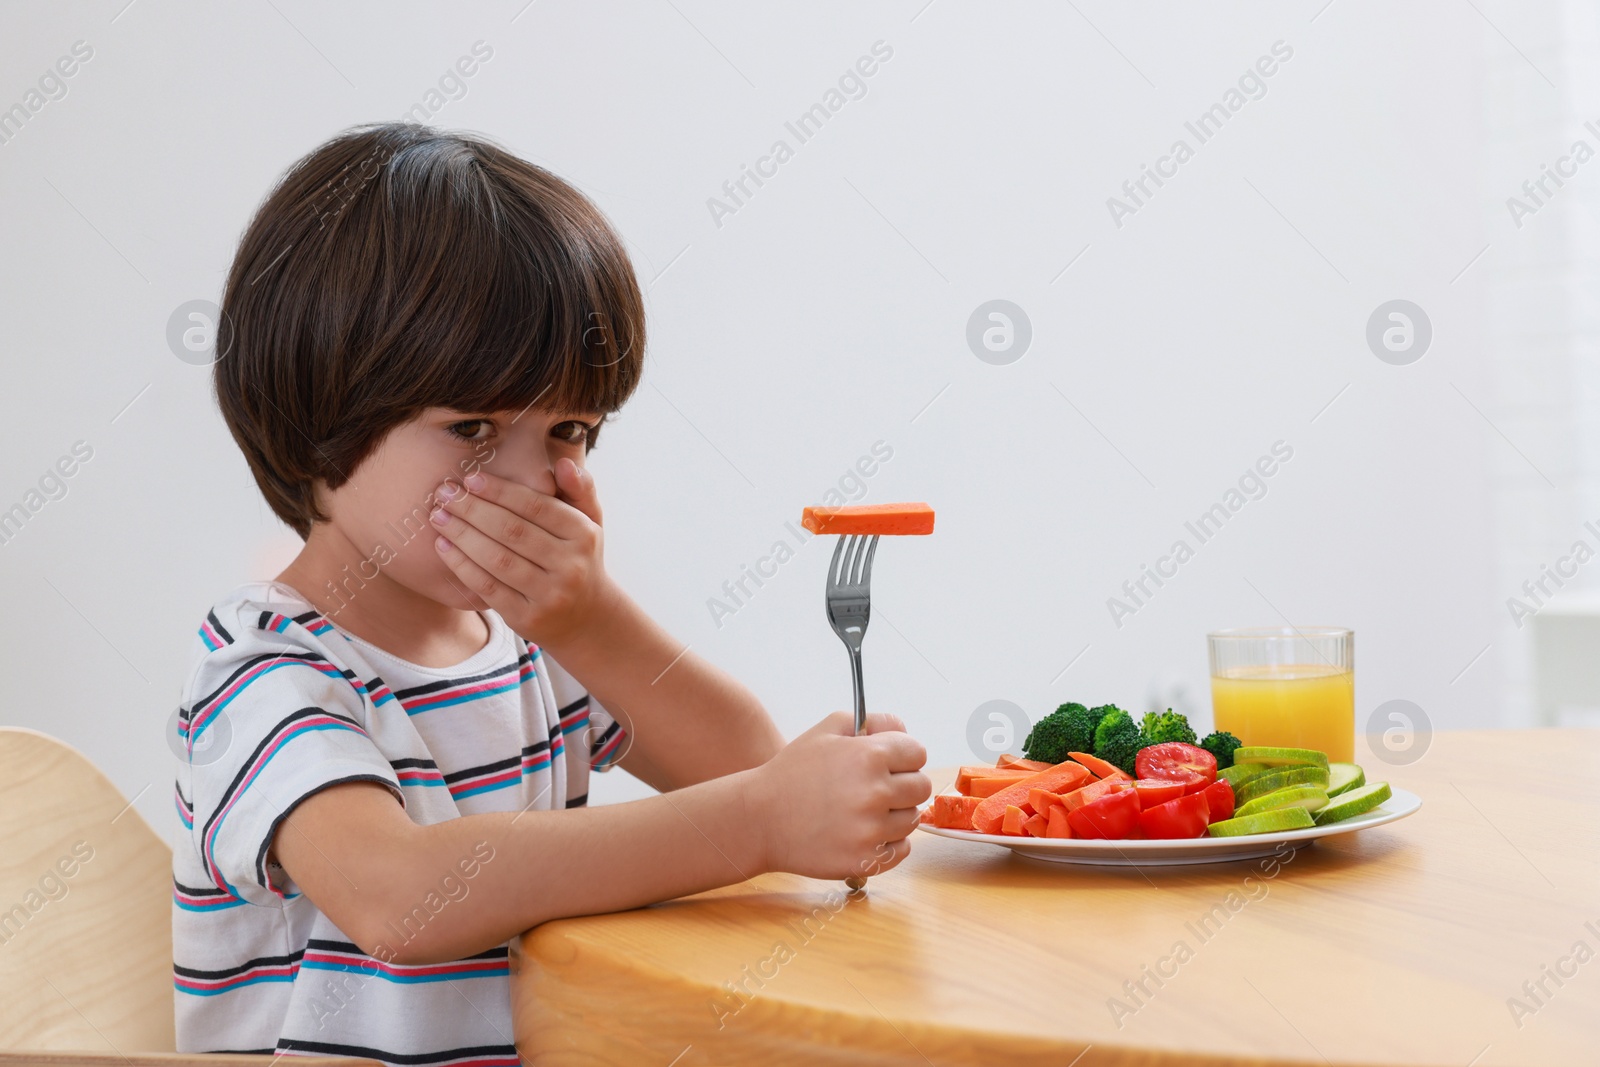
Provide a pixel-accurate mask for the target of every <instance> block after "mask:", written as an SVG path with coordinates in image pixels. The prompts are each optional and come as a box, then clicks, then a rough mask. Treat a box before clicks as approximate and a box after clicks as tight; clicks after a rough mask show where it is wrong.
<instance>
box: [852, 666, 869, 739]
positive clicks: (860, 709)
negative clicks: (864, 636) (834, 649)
mask: <svg viewBox="0 0 1600 1067" xmlns="http://www.w3.org/2000/svg"><path fill="white" fill-rule="evenodd" d="M849 652H850V678H851V681H852V682H853V683H854V684H855V694H856V720H855V732H856V734H857V735H858V736H859V735H860V734H861V733H862V732H863V731H865V730H866V728H867V693H866V690H865V689H864V688H863V687H862V685H861V650H860V649H857V648H852V649H850V650H849Z"/></svg>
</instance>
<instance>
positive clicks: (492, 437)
mask: <svg viewBox="0 0 1600 1067" xmlns="http://www.w3.org/2000/svg"><path fill="white" fill-rule="evenodd" d="M601 418H602V413H600V412H593V411H589V412H572V411H563V412H552V411H541V410H539V409H537V408H532V407H530V408H527V409H524V410H523V411H521V412H520V413H519V412H517V411H499V412H493V413H484V412H461V411H453V410H451V409H449V408H429V409H427V410H426V411H424V412H423V413H422V414H420V415H418V416H417V417H416V418H414V419H412V420H411V421H409V422H405V423H401V424H400V425H398V426H395V427H394V428H393V429H392V430H390V431H389V432H388V434H386V435H385V436H384V438H383V440H382V441H381V442H379V444H378V447H377V448H375V449H374V450H373V451H372V453H371V454H370V455H368V456H367V458H366V459H364V460H363V461H362V462H361V465H360V466H359V467H357V468H356V469H355V470H354V471H352V472H351V473H350V478H349V480H348V481H346V482H345V483H344V484H343V485H342V486H340V487H339V488H338V489H335V490H331V491H330V490H328V489H327V488H325V487H324V488H323V489H322V491H321V492H322V503H323V510H324V512H325V513H326V514H327V515H328V518H329V522H330V524H331V525H332V526H334V527H335V528H336V529H337V530H338V531H339V532H340V533H341V534H342V535H343V537H344V538H345V539H347V540H348V541H349V542H350V543H351V544H352V545H353V546H355V548H356V549H357V550H358V551H360V553H361V555H362V557H363V559H362V562H361V564H360V565H359V566H352V567H351V568H350V570H351V572H352V573H357V574H359V575H360V577H361V578H362V579H363V580H365V581H371V580H373V579H374V578H376V577H377V576H378V574H379V573H380V572H381V573H382V574H383V575H384V576H386V577H387V578H389V579H390V580H392V581H395V582H398V583H399V584H401V585H403V586H405V587H406V588H407V589H410V590H411V591H413V592H415V593H419V594H421V595H422V596H426V597H428V598H429V599H431V600H435V601H437V602H439V603H441V604H447V605H449V606H450V607H455V608H469V609H478V610H483V609H485V608H487V607H488V605H487V604H486V603H484V601H483V600H482V599H481V598H480V597H478V596H477V595H476V594H473V593H469V592H468V591H467V590H466V589H465V588H464V587H463V586H462V585H461V583H460V581H459V580H457V579H456V577H455V576H454V575H453V574H452V573H451V572H450V568H449V567H447V566H446V565H445V562H444V560H443V559H442V558H441V557H440V555H439V553H438V551H437V550H436V549H435V548H434V539H435V538H436V536H437V531H435V530H434V528H433V525H432V524H431V523H430V522H429V521H428V513H429V512H430V511H431V510H432V509H433V506H434V504H435V503H436V502H437V501H438V497H437V495H436V494H437V492H438V489H439V486H440V485H441V484H442V483H443V482H445V481H446V480H450V481H453V482H455V483H456V484H458V485H459V484H460V482H461V479H462V478H463V477H465V476H466V475H468V474H471V473H472V472H473V471H476V470H484V471H487V472H488V473H490V474H494V475H498V476H499V477H501V478H505V479H507V480H509V481H514V482H520V483H522V484H523V485H526V486H528V487H529V488H531V489H535V490H537V491H539V492H541V493H548V494H550V495H552V496H554V495H556V494H557V488H556V480H555V472H554V470H553V468H554V466H555V462H556V460H558V459H560V458H561V457H562V456H567V457H568V458H570V459H571V460H572V461H573V462H574V463H577V464H578V465H579V466H583V463H584V459H585V457H586V453H587V442H588V440H589V438H590V436H591V434H592V432H593V431H594V429H595V428H596V427H598V426H599V424H600V420H601Z"/></svg>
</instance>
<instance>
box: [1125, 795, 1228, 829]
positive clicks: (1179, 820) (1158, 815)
mask: <svg viewBox="0 0 1600 1067" xmlns="http://www.w3.org/2000/svg"><path fill="white" fill-rule="evenodd" d="M1209 811H1210V809H1209V806H1208V805H1207V803H1206V795H1205V794H1204V793H1186V794H1185V795H1183V796H1181V797H1179V798H1178V799H1177V800H1169V801H1167V802H1166V803H1165V804H1157V805H1156V806H1155V807H1153V808H1151V809H1149V810H1148V811H1141V812H1140V813H1139V829H1141V830H1143V831H1144V834H1145V836H1146V837H1203V836H1205V832H1206V827H1207V826H1208V825H1210V823H1209V821H1208V818H1209Z"/></svg>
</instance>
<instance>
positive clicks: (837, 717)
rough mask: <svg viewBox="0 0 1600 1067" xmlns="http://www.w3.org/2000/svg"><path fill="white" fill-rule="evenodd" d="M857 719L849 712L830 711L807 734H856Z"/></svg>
mask: <svg viewBox="0 0 1600 1067" xmlns="http://www.w3.org/2000/svg"><path fill="white" fill-rule="evenodd" d="M855 722H856V717H855V716H854V715H852V714H851V713H850V712H848V711H830V712H828V714H827V715H824V716H823V717H822V719H821V720H819V721H818V722H817V723H816V725H814V726H812V727H811V728H810V729H808V730H807V731H806V733H807V734H846V735H849V734H853V733H855V732H856V731H855Z"/></svg>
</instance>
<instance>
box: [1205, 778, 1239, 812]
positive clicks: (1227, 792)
mask: <svg viewBox="0 0 1600 1067" xmlns="http://www.w3.org/2000/svg"><path fill="white" fill-rule="evenodd" d="M1200 795H1201V796H1203V797H1205V798H1206V806H1207V807H1208V808H1209V809H1210V812H1211V815H1210V821H1211V822H1221V821H1222V820H1223V819H1231V818H1233V785H1232V783H1230V782H1229V781H1228V780H1227V779H1226V778H1218V779H1217V780H1216V781H1214V782H1212V783H1211V784H1210V785H1208V786H1206V787H1205V788H1204V789H1202V790H1201V791H1200Z"/></svg>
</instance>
